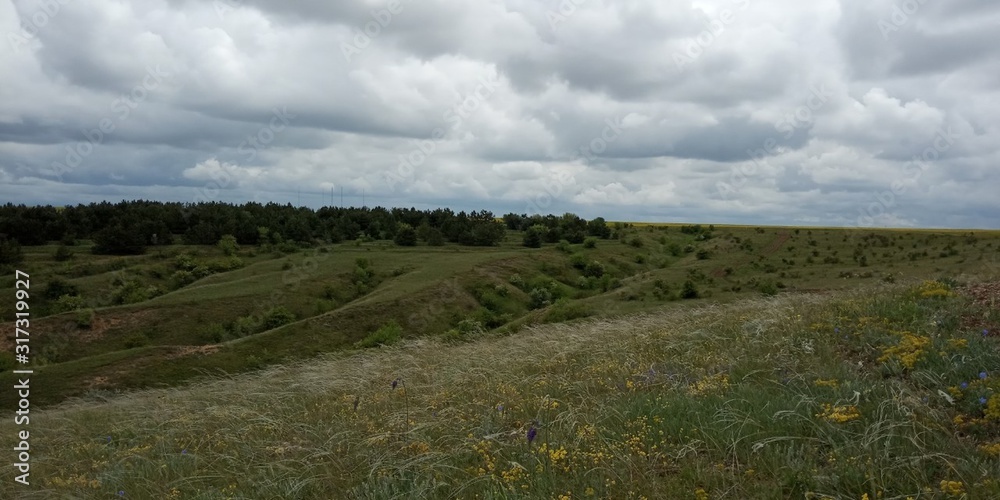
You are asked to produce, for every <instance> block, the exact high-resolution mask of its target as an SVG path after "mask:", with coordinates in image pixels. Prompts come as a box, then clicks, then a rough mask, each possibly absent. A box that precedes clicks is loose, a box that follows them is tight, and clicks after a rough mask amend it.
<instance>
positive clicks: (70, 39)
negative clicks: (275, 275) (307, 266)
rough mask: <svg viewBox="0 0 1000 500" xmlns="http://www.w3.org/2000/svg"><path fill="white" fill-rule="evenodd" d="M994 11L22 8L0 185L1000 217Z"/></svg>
mask: <svg viewBox="0 0 1000 500" xmlns="http://www.w3.org/2000/svg"><path fill="white" fill-rule="evenodd" d="M54 6H56V7H54ZM997 22H1000V6H998V5H997V4H996V3H995V2H991V1H986V0H960V1H954V2H941V1H933V0H928V1H926V2H922V3H921V2H918V1H916V0H907V1H905V2H900V1H896V0H875V1H861V0H841V1H837V0H822V1H819V2H813V3H809V4H808V5H805V4H802V3H800V2H792V1H791V0H780V1H776V2H770V3H767V4H760V3H757V2H751V1H747V0H717V1H714V2H707V3H706V2H697V3H695V2H691V1H685V0H666V1H660V2H654V1H644V0H634V1H633V0H630V1H623V2H605V1H598V0H577V1H566V0H544V1H535V0H490V1H486V2H461V1H458V0H432V1H428V2H415V1H411V0H400V1H398V2H390V1H389V0H385V1H379V2H360V1H346V2H324V1H319V0H315V1H304V2H286V3H281V2H265V1H263V0H219V1H216V2H206V1H195V0H149V1H145V2H130V3H99V4H81V3H77V2H67V3H65V4H62V3H59V2H55V3H52V2H44V1H41V0H32V1H20V2H16V3H7V4H2V5H0V33H2V34H3V35H4V38H5V39H4V40H3V43H2V44H0V71H2V72H3V75H4V82H3V84H2V85H0V199H3V200H5V201H7V200H10V201H14V202H24V203H56V204H64V203H76V202H90V201H97V200H100V199H111V200H119V199H123V198H127V199H131V198H140V197H145V198H156V199H165V200H167V199H169V200H179V201H192V200H194V199H198V196H202V195H199V193H198V189H200V188H203V187H204V186H206V185H207V184H210V183H212V182H215V180H217V179H222V178H225V179H228V181H227V182H226V185H225V186H223V187H222V189H220V190H219V191H218V194H216V195H215V196H216V198H217V199H219V200H223V201H248V200H256V201H269V200H274V201H278V202H282V203H285V202H291V203H296V202H298V201H299V196H300V194H299V193H305V195H304V197H303V198H302V203H308V204H311V205H313V206H318V205H319V204H322V203H329V202H330V198H329V196H328V195H327V194H326V193H328V192H329V191H330V189H331V188H334V189H336V190H338V191H339V188H340V187H343V188H344V191H345V193H347V195H348V199H347V200H345V201H347V202H348V203H351V202H352V199H353V200H354V201H353V202H355V203H360V199H359V196H360V193H361V192H364V193H365V196H366V199H367V201H368V203H369V204H373V203H381V204H384V205H405V206H418V207H429V206H438V205H449V206H453V207H456V208H460V209H471V208H479V207H492V208H494V209H495V210H497V211H507V210H513V211H518V212H521V211H535V210H538V211H545V212H556V213H559V212H565V211H575V212H578V213H580V214H582V215H585V216H588V217H594V216H597V215H602V216H605V217H609V218H613V219H615V218H617V219H634V220H656V219H670V220H688V221H718V222H727V221H728V222H737V223H750V224H754V223H760V224H765V223H784V224H790V223H803V224H805V223H808V224H837V225H857V224H859V223H865V224H874V225H918V226H919V225H923V226H972V227H997V224H1000V222H998V221H1000V217H997V215H998V214H1000V203H998V202H997V201H996V196H995V193H996V191H997V188H998V187H1000V172H998V171H997V170H996V168H995V166H996V164H997V162H998V161H1000V126H998V119H997V116H1000V80H998V78H1000V76H998V75H1000V71H997V68H998V67H1000V66H998V64H1000V49H998V48H997V47H996V44H995V43H994V39H995V38H996V37H995V36H994V31H995V26H996V25H997ZM102 127H103V131H101V130H102ZM942 130H943V131H945V132H944V133H945V134H946V135H947V137H948V140H947V141H943V140H942V139H941V136H942ZM95 131H101V132H99V133H98V132H95ZM915 158H916V159H915ZM886 192H891V193H892V199H891V203H890V202H886V201H885V200H888V199H889V198H887V197H886V195H885V194H884V193H886ZM880 200H882V201H880ZM338 201H339V200H338Z"/></svg>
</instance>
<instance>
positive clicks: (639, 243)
mask: <svg viewBox="0 0 1000 500" xmlns="http://www.w3.org/2000/svg"><path fill="white" fill-rule="evenodd" d="M628 244H629V245H631V246H633V247H635V248H642V245H643V241H642V238H640V237H638V236H633V237H632V239H631V240H629V242H628Z"/></svg>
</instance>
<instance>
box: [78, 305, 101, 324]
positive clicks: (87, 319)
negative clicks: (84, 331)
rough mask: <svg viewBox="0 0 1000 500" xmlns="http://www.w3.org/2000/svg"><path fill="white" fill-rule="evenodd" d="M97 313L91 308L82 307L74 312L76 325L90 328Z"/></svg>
mask: <svg viewBox="0 0 1000 500" xmlns="http://www.w3.org/2000/svg"><path fill="white" fill-rule="evenodd" d="M95 318H97V313H96V312H95V311H94V310H93V309H83V310H81V311H79V312H77V313H76V327H77V328H90V327H91V326H93V324H94V319H95Z"/></svg>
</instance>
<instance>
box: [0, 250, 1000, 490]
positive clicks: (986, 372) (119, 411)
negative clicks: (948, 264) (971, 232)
mask: <svg viewBox="0 0 1000 500" xmlns="http://www.w3.org/2000/svg"><path fill="white" fill-rule="evenodd" d="M373 253H374V252H373ZM470 258H471V257H470ZM515 262H516V259H515ZM206 286H207V285H206ZM623 288H624V286H623ZM597 297H598V296H595V297H593V298H592V299H591V300H596V299H597ZM167 299H168V297H166V296H165V297H164V298H163V299H161V300H164V301H166V300H167ZM369 300H372V301H374V302H376V303H380V301H378V300H377V297H375V296H374V295H372V296H371V297H370V298H369ZM998 300H1000V285H998V283H997V282H992V283H978V284H977V283H971V284H968V285H966V286H961V287H959V286H953V285H949V284H947V283H942V282H936V281H929V282H925V283H905V284H903V283H897V284H888V283H881V284H876V283H868V284H864V285H861V286H858V287H856V288H854V289H853V290H847V291H838V292H831V293H824V294H815V293H781V294H778V295H777V296H776V297H771V298H759V297H758V298H737V299H736V300H732V301H729V302H728V303H725V304H719V303H715V302H708V301H703V302H702V303H700V304H699V303H697V301H695V302H694V303H690V302H686V303H687V304H688V307H683V308H681V307H674V308H659V309H657V310H656V311H652V312H645V313H635V314H630V315H627V316H623V317H619V318H615V319H595V318H590V319H584V320H580V321H576V322H573V323H559V324H543V325H534V326H530V327H527V328H524V329H522V330H521V331H520V332H519V333H518V334H516V335H497V334H495V333H494V334H491V333H478V334H471V335H470V336H469V338H468V339H466V340H468V341H467V342H459V343H454V342H448V341H447V339H446V338H444V337H441V336H424V337H420V338H414V339H410V340H407V341H405V342H403V343H400V344H397V345H394V346H390V347H383V348H381V349H368V350H362V351H354V352H341V353H335V354H326V355H323V356H320V357H318V358H314V359H312V360H309V361H302V362H294V363H286V364H284V365H282V366H276V367H272V368H268V369H265V370H263V371H260V372H258V373H254V374H246V375H241V376H237V377H235V378H230V377H215V378H212V379H210V380H206V381H202V382H199V383H196V384H193V385H190V386H188V387H186V388H170V389H155V390H149V391H144V392H136V393H132V394H129V395H127V396H123V397H111V398H108V399H106V400H97V399H94V398H91V400H76V401H74V402H69V403H67V404H63V405H61V406H60V407H58V408H52V409H49V410H46V411H44V412H41V413H38V414H34V413H33V416H32V422H31V429H32V439H33V441H32V447H33V460H34V468H33V469H32V474H33V475H32V478H33V479H34V481H35V482H34V483H33V484H34V485H33V486H32V487H31V489H30V490H23V492H24V493H23V494H22V495H21V496H19V498H46V499H48V498H62V497H64V496H66V495H72V496H73V497H74V498H79V497H83V498H107V497H116V495H118V496H117V497H125V498H193V499H216V498H218V499H221V498H373V499H374V498H378V499H385V498H505V497H529V498H590V497H593V498H650V499H652V498H693V499H706V498H865V495H867V498H872V499H874V498H908V497H912V498H959V497H965V498H996V497H998V496H1000V483H998V482H997V480H996V478H998V477H1000V460H998V454H1000V378H998V377H1000V373H996V372H995V371H996V367H997V366H1000V350H998V344H997V342H998V341H1000V340H998V336H997V331H998V328H1000V310H998V309H997V308H996V303H997V301H998ZM358 307H361V306H358ZM311 321H319V320H318V319H315V320H311ZM275 334H276V332H270V333H268V334H267V335H275ZM237 345H239V344H237ZM133 357H134V355H133ZM84 359H86V358H84ZM206 359H210V357H206ZM81 362H82V360H81ZM54 366H59V365H54ZM42 380H43V379H41V378H39V381H38V382H36V383H37V384H39V385H41V384H42V383H46V382H42ZM11 428H12V423H11V421H10V419H6V418H5V419H4V420H3V423H2V424H0V431H2V432H4V433H7V434H8V435H9V434H10V433H11V432H13V431H12V429H11ZM5 488H6V486H5ZM28 491H30V493H28Z"/></svg>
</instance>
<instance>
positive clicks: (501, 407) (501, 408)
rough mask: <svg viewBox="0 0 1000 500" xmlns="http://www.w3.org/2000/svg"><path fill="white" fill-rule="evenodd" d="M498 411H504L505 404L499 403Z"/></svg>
mask: <svg viewBox="0 0 1000 500" xmlns="http://www.w3.org/2000/svg"><path fill="white" fill-rule="evenodd" d="M497 411H498V412H501V413H503V405H502V404H500V405H497Z"/></svg>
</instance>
